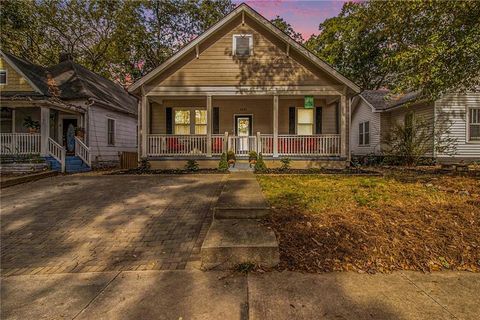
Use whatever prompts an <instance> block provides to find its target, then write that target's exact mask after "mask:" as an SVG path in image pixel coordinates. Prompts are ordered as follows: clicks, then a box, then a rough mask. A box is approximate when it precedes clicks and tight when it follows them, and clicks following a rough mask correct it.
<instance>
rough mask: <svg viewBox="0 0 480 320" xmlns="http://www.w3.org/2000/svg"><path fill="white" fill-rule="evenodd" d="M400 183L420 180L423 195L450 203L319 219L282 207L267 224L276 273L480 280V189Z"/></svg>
mask: <svg viewBox="0 0 480 320" xmlns="http://www.w3.org/2000/svg"><path fill="white" fill-rule="evenodd" d="M397 175H398V177H394V178H392V180H391V181H398V182H400V183H401V179H402V178H404V179H406V180H405V181H407V183H412V180H415V179H417V180H415V182H419V183H421V185H420V188H426V189H428V188H432V190H433V189H435V190H436V191H437V192H439V193H444V194H447V195H452V196H451V199H452V200H451V202H448V201H447V202H441V205H440V204H439V205H432V203H428V201H425V202H422V201H421V200H419V201H416V202H413V201H412V202H411V203H409V202H408V201H405V202H404V203H399V202H386V203H383V204H382V205H380V206H378V207H373V208H372V207H368V206H351V207H342V206H341V205H339V206H338V207H335V206H333V207H331V208H329V209H328V210H327V211H326V212H321V213H320V212H311V211H310V210H309V209H308V208H306V206H305V205H304V204H303V203H302V201H300V200H299V201H297V203H295V201H294V202H293V203H291V205H289V206H288V205H287V206H286V205H285V204H284V203H279V204H277V207H274V208H273V209H272V214H271V216H270V217H269V218H268V219H267V220H265V224H266V225H267V226H269V227H270V228H272V229H273V230H274V231H275V233H276V235H277V238H278V239H279V245H280V256H281V258H280V259H281V262H280V265H279V266H278V269H280V270H292V271H302V272H314V273H316V272H330V271H357V272H360V273H364V272H366V273H377V272H381V273H388V272H391V271H394V270H419V271H424V272H430V271H437V270H464V271H473V272H480V188H479V187H480V181H478V180H475V179H472V178H467V179H466V180H462V177H456V178H451V177H448V176H429V177H425V176H418V175H416V178H415V174H413V175H407V176H405V175H404V174H401V173H398V174H397ZM272 178H274V177H272ZM359 179H361V177H359ZM389 181H390V180H389ZM297 193H298V192H297ZM297 193H294V194H293V195H295V194H297ZM300 194H301V192H300ZM299 197H300V198H299V199H302V197H303V196H302V195H299Z"/></svg>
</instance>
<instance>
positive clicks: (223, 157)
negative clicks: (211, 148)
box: [218, 152, 228, 171]
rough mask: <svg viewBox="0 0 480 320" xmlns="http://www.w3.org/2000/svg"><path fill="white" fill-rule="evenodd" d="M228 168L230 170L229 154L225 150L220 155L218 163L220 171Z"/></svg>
mask: <svg viewBox="0 0 480 320" xmlns="http://www.w3.org/2000/svg"><path fill="white" fill-rule="evenodd" d="M227 170H228V162H227V154H226V153H225V152H224V153H222V155H221V156H220V162H219V163H218V171H227Z"/></svg>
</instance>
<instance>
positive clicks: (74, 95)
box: [0, 52, 137, 172]
mask: <svg viewBox="0 0 480 320" xmlns="http://www.w3.org/2000/svg"><path fill="white" fill-rule="evenodd" d="M0 102H1V132H0V142H1V144H0V146H1V150H0V152H1V155H2V156H3V157H16V156H19V155H23V156H25V155H33V156H41V157H44V158H46V159H47V161H49V162H50V163H51V165H52V167H53V168H54V169H61V170H62V171H67V172H74V171H83V170H88V169H89V168H91V166H100V165H105V164H112V163H115V162H118V160H119V152H124V151H136V147H137V139H136V128H137V109H136V108H137V101H136V98H135V97H134V96H132V95H130V94H129V93H128V92H127V91H126V90H125V89H124V88H123V87H121V86H120V85H118V84H115V83H114V82H112V81H110V80H107V79H105V78H103V77H101V76H99V75H97V74H95V73H93V72H91V71H90V70H88V69H86V68H84V67H83V66H81V65H79V64H77V63H75V62H73V61H72V60H71V59H69V58H68V56H66V55H63V56H62V58H61V62H60V63H59V64H57V65H54V66H52V67H49V68H44V67H41V66H38V65H35V64H32V63H30V62H28V61H25V60H23V59H20V58H18V57H16V56H14V55H12V54H9V53H7V52H1V57H0Z"/></svg>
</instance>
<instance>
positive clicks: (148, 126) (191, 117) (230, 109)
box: [140, 93, 348, 161]
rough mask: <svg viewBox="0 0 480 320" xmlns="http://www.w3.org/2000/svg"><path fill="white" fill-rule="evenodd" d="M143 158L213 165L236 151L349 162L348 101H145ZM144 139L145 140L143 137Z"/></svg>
mask: <svg viewBox="0 0 480 320" xmlns="http://www.w3.org/2000/svg"><path fill="white" fill-rule="evenodd" d="M142 103H144V104H145V108H141V110H142V111H143V110H146V111H145V112H141V115H140V117H141V119H140V123H141V130H142V131H141V134H140V145H141V157H143V158H147V159H148V160H150V161H155V160H182V159H188V158H195V159H205V160H207V159H209V158H212V159H215V158H219V157H220V155H221V154H222V153H224V152H228V151H233V152H234V153H235V155H236V157H237V158H242V157H248V154H249V152H251V151H255V152H257V153H259V154H260V153H261V154H262V155H263V156H264V157H265V158H267V159H278V158H286V157H288V158H291V159H292V160H297V159H298V160H308V159H310V160H311V159H318V160H324V161H335V160H337V161H345V160H347V154H348V153H347V148H348V146H347V142H348V141H347V139H345V137H346V130H347V129H346V123H347V121H346V114H347V112H346V107H347V103H346V98H345V96H343V95H341V94H338V93H337V95H315V96H313V105H312V106H311V107H310V108H305V105H304V104H305V101H304V96H303V95H297V96H292V95H285V96H278V95H244V96H213V95H211V96H210V95H207V96H206V97H205V96H203V97H199V96H193V97H192V96H183V97H182V96H175V97H172V96H147V97H145V98H144V101H142ZM143 133H146V134H143Z"/></svg>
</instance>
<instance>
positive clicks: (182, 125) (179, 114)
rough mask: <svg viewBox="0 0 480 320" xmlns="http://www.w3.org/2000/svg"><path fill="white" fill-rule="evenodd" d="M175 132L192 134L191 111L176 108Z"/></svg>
mask: <svg viewBox="0 0 480 320" xmlns="http://www.w3.org/2000/svg"><path fill="white" fill-rule="evenodd" d="M174 132H175V134H190V111H189V110H175V131H174Z"/></svg>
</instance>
